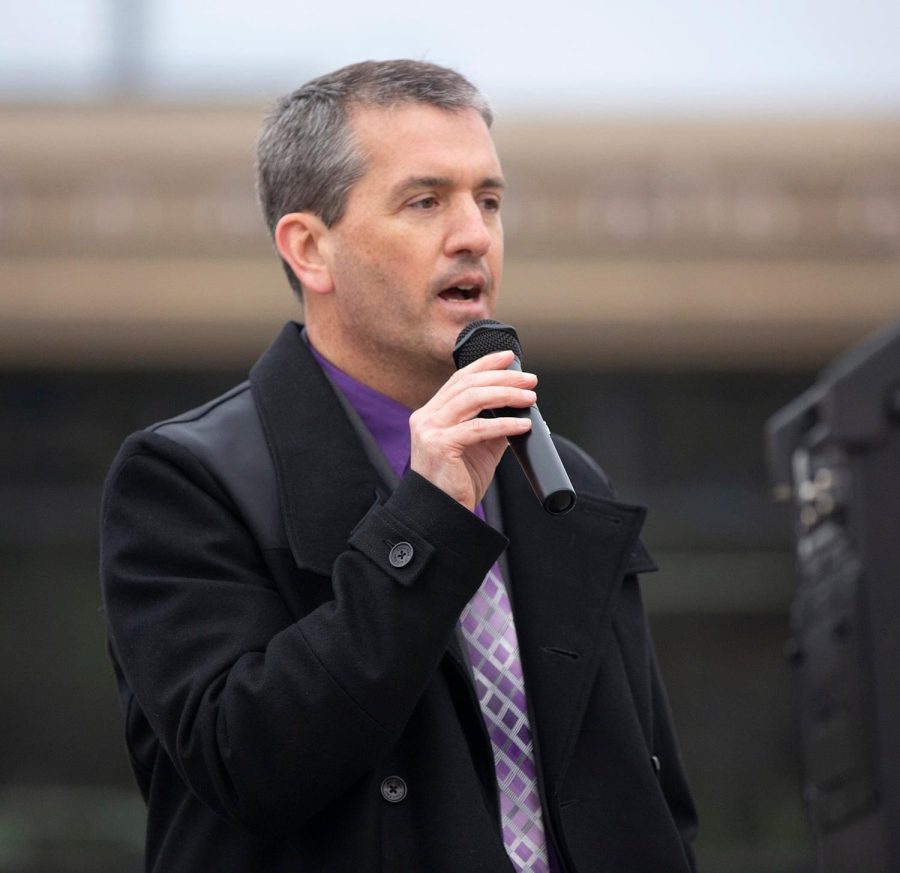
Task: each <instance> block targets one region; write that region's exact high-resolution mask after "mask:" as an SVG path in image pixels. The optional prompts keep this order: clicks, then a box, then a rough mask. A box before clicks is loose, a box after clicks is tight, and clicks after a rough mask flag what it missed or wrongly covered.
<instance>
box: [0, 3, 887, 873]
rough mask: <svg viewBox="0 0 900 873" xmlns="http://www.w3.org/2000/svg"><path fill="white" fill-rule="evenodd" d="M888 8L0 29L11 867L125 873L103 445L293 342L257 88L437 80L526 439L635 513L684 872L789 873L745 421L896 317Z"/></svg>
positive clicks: (69, 14) (364, 9) (764, 495)
mask: <svg viewBox="0 0 900 873" xmlns="http://www.w3.org/2000/svg"><path fill="white" fill-rule="evenodd" d="M898 33H900V6H898V4H896V3H893V2H890V0H858V2H855V3H853V4H847V3H845V2H837V0H818V2H815V3H814V2H812V0H778V2H775V0H767V2H756V3H737V2H730V0H724V2H722V0H695V2H666V0H632V2H630V3H628V4H620V5H619V6H617V7H612V6H604V5H602V4H590V5H583V4H581V3H579V2H576V0H558V2H556V3H554V4H552V7H548V6H546V4H539V3H536V2H531V0H525V2H523V0H519V2H517V3H505V2H499V0H498V2H474V0H458V2H454V3H453V4H452V5H449V6H434V7H428V6H426V5H424V4H422V3H420V2H412V0H409V2H405V0H389V2H386V3H378V4H364V3H362V2H336V3H330V4H322V5H321V7H317V8H312V7H310V6H304V5H303V4H297V3H288V2H277V0H257V2H255V3H253V4H249V3H238V2H232V0H216V2H211V0H195V2H191V3H179V2H176V0H131V2H129V0H118V2H117V0H31V2H29V3H27V4H20V5H17V7H16V10H15V14H14V15H13V14H12V13H10V14H9V15H7V16H5V17H4V23H3V27H2V30H0V259H2V260H0V409H2V418H0V574H2V595H3V603H2V609H0V656H2V661H0V663H2V664H3V670H2V672H0V700H2V702H3V713H4V717H3V718H2V720H0V870H2V871H7V873H63V871H100V873H106V871H110V873H113V871H116V873H120V871H132V870H137V869H139V865H140V853H141V845H142V839H143V834H142V828H143V810H142V806H141V802H140V799H139V797H138V796H137V793H136V791H135V789H134V787H133V783H132V780H131V776H130V773H129V771H128V768H127V763H126V756H125V751H124V745H123V741H122V729H121V719H120V715H119V712H118V707H117V702H116V697H115V690H114V683H113V680H112V674H111V671H110V669H109V665H108V664H107V661H106V656H105V652H104V630H103V616H102V612H101V604H100V596H99V589H98V583H97V570H96V562H97V544H96V530H97V516H98V507H99V496H100V488H101V483H102V479H103V476H104V475H105V471H106V469H107V468H108V466H109V463H110V461H111V460H112V457H113V455H114V453H115V451H116V449H117V447H118V445H119V444H120V442H121V441H122V439H123V438H124V437H125V435H126V434H128V433H129V432H131V431H132V430H135V429H137V428H139V427H142V426H145V425H147V424H149V423H151V422H153V421H156V420H159V419H161V418H164V417H168V416H169V415H172V414H174V413H176V412H179V411H182V410H184V409H186V408H189V407H190V406H193V405H196V404H198V403H200V402H202V401H204V400H206V399H208V398H210V397H212V396H214V394H216V393H218V392H220V391H221V390H224V389H226V388H227V387H230V386H231V385H232V384H234V383H236V382H238V381H241V380H242V379H243V378H244V377H245V374H246V371H247V369H248V367H249V366H250V365H251V364H252V362H253V361H254V360H255V359H256V357H257V356H258V355H259V354H260V353H261V352H262V350H263V349H264V348H265V346H266V345H267V344H268V342H269V339H270V338H271V337H272V336H273V335H274V334H275V332H276V331H277V329H278V328H279V326H280V324H281V323H282V322H283V321H284V320H286V319H289V318H298V319H299V318H302V313H301V312H300V310H299V308H298V305H297V304H296V303H295V301H294V300H293V298H292V295H291V292H290V290H289V288H288V287H287V285H286V283H285V281H284V278H283V274H282V273H281V269H280V266H279V264H278V263H277V261H276V259H275V257H274V256H273V254H272V251H271V247H270V244H269V242H268V239H267V237H266V234H265V232H264V228H263V223H262V220H261V218H260V217H259V216H258V211H257V208H256V204H255V201H254V192H253V184H254V182H253V149H254V143H255V137H256V135H257V132H258V129H259V125H260V123H261V120H262V117H263V115H264V113H265V112H266V110H267V108H268V106H269V105H270V104H271V103H272V102H273V101H274V99H275V98H276V97H277V96H278V95H280V94H281V93H284V92H286V91H288V90H291V89H293V88H294V87H296V86H297V85H299V84H301V83H302V82H303V81H305V80H306V79H308V78H310V77H312V76H314V75H319V74H321V73H323V72H326V71H328V70H331V69H334V68H336V67H338V66H341V65H343V64H345V63H350V62H353V61H356V60H361V59H365V58H388V57H401V56H403V57H416V58H424V59H427V60H432V61H435V62H438V63H442V64H445V65H449V66H452V67H455V68H457V69H459V70H460V71H461V72H463V73H464V74H465V75H467V76H468V77H470V78H471V79H472V80H473V81H474V82H476V84H478V85H479V86H480V87H481V88H482V89H483V90H484V92H485V93H486V94H487V95H488V96H489V97H490V98H491V99H492V100H493V102H494V104H495V108H496V110H497V114H498V119H497V122H496V126H495V133H496V139H497V142H498V145H499V148H500V153H501V157H502V159H503V162H504V167H505V171H506V174H507V176H508V178H509V181H510V188H511V191H510V196H509V198H508V200H507V201H506V203H505V205H504V213H505V216H504V220H505V225H506V230H507V252H508V254H507V272H506V278H505V283H504V288H505V291H504V295H505V296H504V299H503V301H502V307H501V309H500V311H499V312H498V317H500V318H503V319H505V320H508V321H510V322H511V323H513V324H515V325H516V326H517V328H518V329H519V332H520V335H521V337H522V340H523V347H524V349H525V352H526V355H527V359H528V364H529V367H530V368H532V369H535V370H536V371H537V372H539V373H540V375H541V407H542V411H543V412H544V414H545V416H546V417H547V419H548V421H549V422H550V425H551V427H552V429H554V430H555V431H559V432H561V433H565V434H567V435H569V436H571V437H573V438H574V439H576V440H577V441H578V442H580V443H581V444H582V445H583V446H584V447H585V448H587V449H588V450H589V451H591V452H592V453H593V454H594V455H595V456H596V457H597V458H599V459H600V461H601V463H602V464H603V465H604V466H605V467H606V469H607V470H608V472H609V473H610V474H611V476H612V477H613V479H614V481H615V482H616V483H617V485H618V488H619V491H620V493H621V495H622V496H623V497H624V498H626V499H628V500H632V501H639V502H643V503H647V504H648V505H649V506H650V508H651V509H650V515H649V520H648V524H647V527H646V529H645V541H646V542H647V544H648V546H649V547H650V549H651V551H652V552H653V553H654V555H655V557H656V558H657V560H658V562H659V563H660V565H661V566H662V568H663V569H662V571H661V572H659V573H657V574H654V575H651V576H647V577H645V580H644V592H645V597H646V602H647V605H648V610H649V612H650V617H651V622H652V626H653V630H654V634H655V638H656V642H657V647H658V651H659V656H660V661H661V663H662V668H663V672H664V673H665V675H666V677H667V680H668V685H669V690H670V694H671V700H672V707H673V710H674V716H675V720H676V724H677V726H678V729H679V732H680V736H681V741H682V745H683V752H684V756H685V759H686V764H687V768H688V771H689V774H690V776H691V778H692V781H693V785H694V789H695V793H696V799H697V802H698V805H699V809H700V815H701V822H702V829H701V836H700V840H699V843H698V855H699V858H700V862H701V868H702V870H703V871H705V873H782V871H783V873H788V871H791V873H797V871H810V870H812V869H813V864H814V860H813V859H814V841H813V837H812V835H811V833H810V830H809V828H808V826H807V824H806V821H805V819H804V815H803V808H802V802H801V796H800V773H799V748H798V741H797V732H796V728H795V720H794V711H793V705H794V704H793V695H792V687H791V676H790V673H789V671H788V668H787V666H786V663H785V660H784V656H783V648H784V644H785V642H786V639H787V613H788V607H789V604H790V599H791V596H792V592H793V587H794V576H793V558H792V551H791V550H792V540H791V523H790V519H789V513H788V510H787V509H786V508H785V507H783V506H779V505H776V504H774V503H773V502H772V500H771V498H770V489H769V485H768V482H767V475H766V470H765V465H764V460H763V440H762V428H763V424H764V422H765V420H766V419H767V418H768V417H769V416H770V415H771V414H772V413H773V412H775V411H776V410H778V409H779V408H780V407H781V406H783V405H784V404H785V403H786V402H788V401H789V400H790V399H792V398H793V397H794V396H796V395H797V394H798V393H800V392H801V391H802V390H804V389H805V388H806V387H807V386H808V385H810V384H811V383H812V381H813V380H814V379H815V374H816V372H817V371H818V370H819V369H820V368H821V367H822V366H824V365H825V364H826V363H827V362H828V361H830V360H831V359H832V358H833V357H834V356H836V355H837V354H839V353H840V352H841V351H843V350H844V349H845V348H847V347H848V346H849V345H851V344H853V343H854V342H856V341H858V340H860V339H861V338H863V337H864V336H866V335H867V334H868V333H870V332H871V331H872V330H874V329H875V328H876V327H878V326H880V325H882V324H884V323H886V322H888V321H891V320H893V319H895V318H896V317H897V316H898V315H900V52H898V51H897V48H896V45H897V43H896V36H897V34H898Z"/></svg>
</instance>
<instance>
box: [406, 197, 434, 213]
mask: <svg viewBox="0 0 900 873" xmlns="http://www.w3.org/2000/svg"><path fill="white" fill-rule="evenodd" d="M409 205H410V207H411V208H412V209H421V210H423V211H428V210H431V209H434V208H435V207H436V206H437V205H438V199H437V197H435V196H434V195H433V194H429V195H428V196H427V197H420V198H419V199H418V200H413V202H412V203H410V204H409Z"/></svg>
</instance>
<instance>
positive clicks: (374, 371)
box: [306, 323, 453, 410]
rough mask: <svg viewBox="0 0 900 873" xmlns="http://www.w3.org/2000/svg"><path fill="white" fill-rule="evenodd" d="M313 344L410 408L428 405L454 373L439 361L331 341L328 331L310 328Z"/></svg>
mask: <svg viewBox="0 0 900 873" xmlns="http://www.w3.org/2000/svg"><path fill="white" fill-rule="evenodd" d="M306 331H307V334H308V336H309V340H310V342H311V343H312V344H313V346H314V347H315V348H316V350H317V351H318V352H319V353H320V354H322V355H323V356H324V357H325V358H327V359H328V360H329V361H330V362H331V363H332V364H334V366H336V367H337V368H338V369H340V370H343V371H344V372H345V373H346V374H347V375H348V376H352V377H353V378H354V379H356V380H357V381H359V382H362V383H363V384H364V385H368V386H369V387H370V388H374V389H375V390H376V391H379V392H381V393H382V394H384V395H386V396H387V397H390V398H391V399H392V400H396V401H397V402H398V403H400V404H402V405H403V406H405V407H406V408H407V409H411V410H415V409H419V408H420V407H422V406H424V405H425V404H426V403H427V402H428V401H429V400H430V399H431V398H432V397H433V396H434V395H435V394H436V393H437V391H438V389H439V388H440V387H441V385H443V384H444V382H446V381H447V379H449V378H450V376H451V375H452V373H453V364H452V362H450V361H448V362H447V364H446V365H445V364H443V362H439V361H435V362H433V366H431V367H428V366H423V363H422V361H421V360H415V361H408V360H406V359H405V358H404V357H403V356H402V355H401V354H399V353H397V352H396V351H393V350H392V351H389V352H384V351H383V350H381V349H379V348H369V347H365V346H363V347H359V346H354V347H352V348H348V347H347V344H346V343H343V344H342V343H336V342H331V341H330V338H329V336H328V334H327V332H323V331H318V330H316V329H315V328H314V327H313V326H312V325H310V324H308V323H307V325H306Z"/></svg>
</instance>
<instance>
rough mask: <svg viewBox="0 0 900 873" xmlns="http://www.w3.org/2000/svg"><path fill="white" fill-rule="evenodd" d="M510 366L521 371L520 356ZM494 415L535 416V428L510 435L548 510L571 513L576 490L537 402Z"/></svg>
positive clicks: (519, 459) (553, 512)
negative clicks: (525, 407)
mask: <svg viewBox="0 0 900 873" xmlns="http://www.w3.org/2000/svg"><path fill="white" fill-rule="evenodd" d="M508 369H510V370H521V369H522V366H521V364H520V363H519V359H518V358H516V359H514V360H513V362H512V364H510V365H509V367H508ZM494 414H495V415H504V416H505V415H512V416H515V417H517V418H530V419H531V430H530V431H528V433H524V434H520V435H518V436H511V437H509V445H510V447H511V448H512V450H513V452H514V453H515V455H516V460H518V462H519V466H521V468H522V471H523V472H524V473H525V476H526V478H527V479H528V481H529V483H530V484H531V487H532V489H533V490H534V493H535V494H536V495H537V498H538V500H540V501H541V505H542V506H543V507H544V509H545V510H546V511H547V512H549V513H550V514H551V515H563V514H564V513H566V512H568V511H569V510H570V509H571V508H572V507H573V506H574V505H575V489H574V488H573V487H572V482H571V480H570V479H569V474H568V473H566V468H565V467H564V466H563V463H562V461H561V460H560V458H559V452H557V451H556V446H554V445H553V440H552V439H551V438H550V428H549V427H547V422H545V421H544V418H543V416H542V415H541V413H540V410H539V409H538V408H537V405H536V404H535V405H534V406H529V407H528V408H527V409H515V408H511V407H507V408H505V409H497V410H494Z"/></svg>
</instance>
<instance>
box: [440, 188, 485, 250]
mask: <svg viewBox="0 0 900 873" xmlns="http://www.w3.org/2000/svg"><path fill="white" fill-rule="evenodd" d="M488 220H489V219H488ZM495 220H496V219H495ZM493 240H494V236H493V232H492V230H491V228H490V227H489V226H488V223H487V220H486V218H485V214H484V212H483V211H482V209H481V206H480V205H479V204H478V203H476V202H475V201H474V200H466V201H465V202H463V203H460V204H459V206H458V207H457V208H456V209H455V210H454V211H453V213H452V218H451V224H450V227H449V229H448V232H447V238H446V244H445V248H446V254H447V255H448V256H450V257H453V256H454V255H471V256H473V257H476V258H480V257H483V256H484V255H485V254H487V251H488V249H490V247H491V243H492V242H493Z"/></svg>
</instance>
